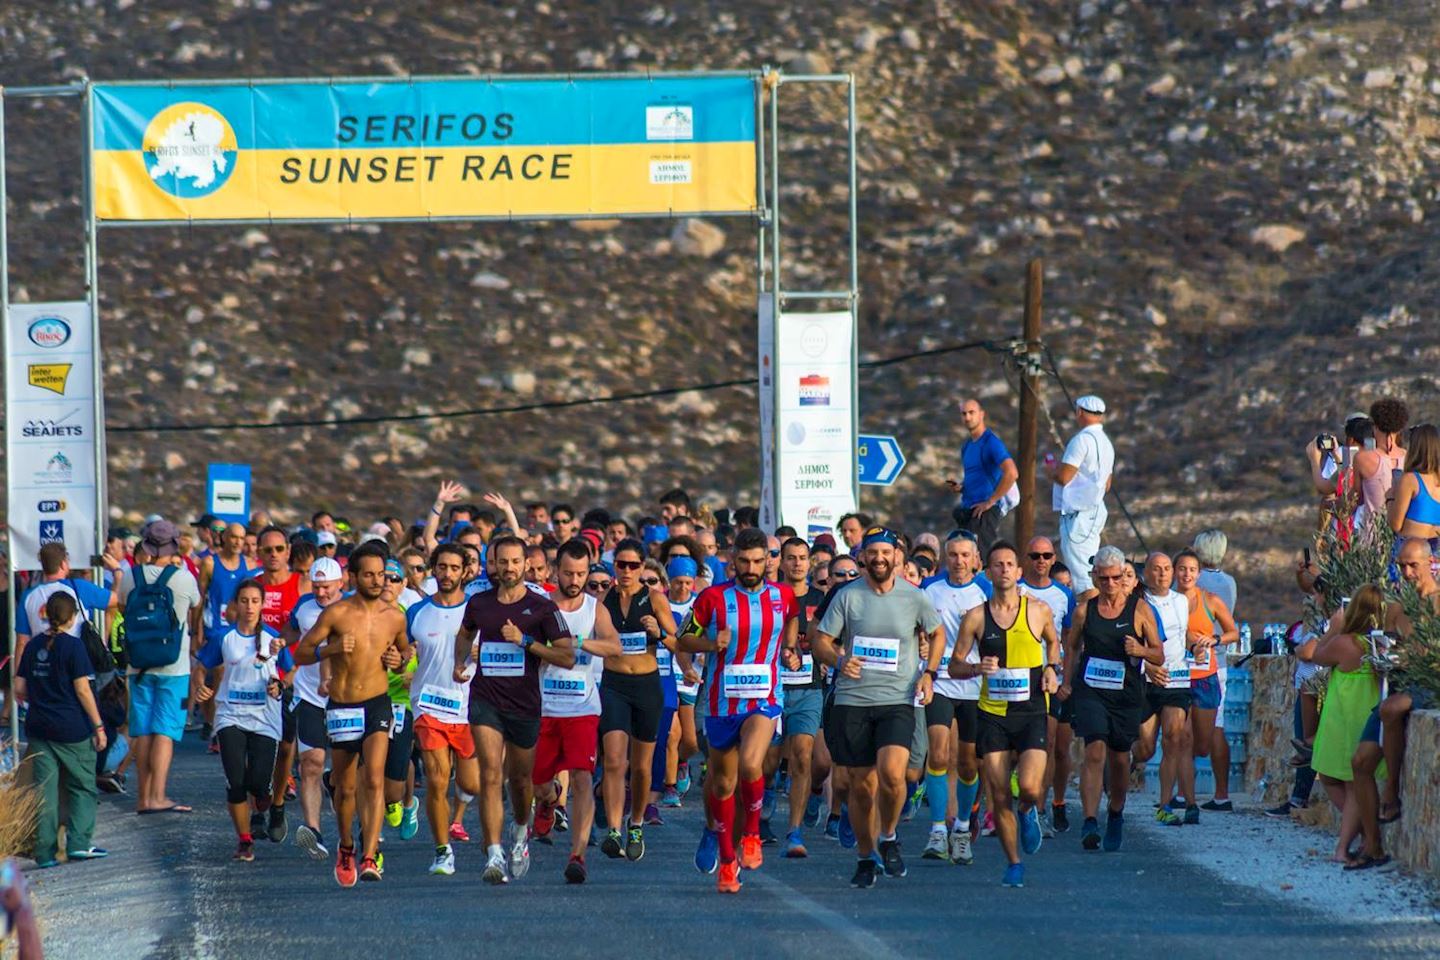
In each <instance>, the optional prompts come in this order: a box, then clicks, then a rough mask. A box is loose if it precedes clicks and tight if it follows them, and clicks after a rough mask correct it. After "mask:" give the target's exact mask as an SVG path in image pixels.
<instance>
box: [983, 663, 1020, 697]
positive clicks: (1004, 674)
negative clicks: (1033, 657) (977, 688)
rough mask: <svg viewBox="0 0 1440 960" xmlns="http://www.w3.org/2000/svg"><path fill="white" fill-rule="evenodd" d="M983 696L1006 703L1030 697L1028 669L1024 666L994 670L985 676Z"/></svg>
mask: <svg viewBox="0 0 1440 960" xmlns="http://www.w3.org/2000/svg"><path fill="white" fill-rule="evenodd" d="M985 697H986V699H988V700H1003V701H1005V702H1006V703H1022V702H1024V701H1026V700H1029V699H1030V671H1029V670H1028V669H1026V668H1024V667H1016V668H1014V669H1001V670H996V671H995V672H994V673H992V674H990V675H989V676H988V677H986V678H985Z"/></svg>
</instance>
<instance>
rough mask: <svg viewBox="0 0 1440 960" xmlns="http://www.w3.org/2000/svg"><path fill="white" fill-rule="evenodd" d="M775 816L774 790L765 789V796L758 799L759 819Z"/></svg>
mask: <svg viewBox="0 0 1440 960" xmlns="http://www.w3.org/2000/svg"><path fill="white" fill-rule="evenodd" d="M773 816H775V791H773V790H766V791H765V797H764V799H762V800H761V801H760V819H761V820H769V819H770V818H771V817H773Z"/></svg>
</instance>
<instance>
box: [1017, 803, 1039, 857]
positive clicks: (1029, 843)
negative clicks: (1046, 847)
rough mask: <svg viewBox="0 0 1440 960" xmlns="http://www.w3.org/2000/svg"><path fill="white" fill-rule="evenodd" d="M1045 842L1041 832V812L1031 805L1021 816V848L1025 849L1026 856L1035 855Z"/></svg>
mask: <svg viewBox="0 0 1440 960" xmlns="http://www.w3.org/2000/svg"><path fill="white" fill-rule="evenodd" d="M1043 842H1044V841H1043V840H1042V839H1041V834H1040V814H1039V813H1037V812H1036V810H1035V808H1034V807H1031V808H1030V809H1029V810H1026V811H1025V812H1024V813H1023V814H1021V816H1020V849H1021V850H1024V851H1025V856H1027V857H1030V856H1034V855H1035V854H1036V853H1038V852H1039V850H1040V844H1041V843H1043Z"/></svg>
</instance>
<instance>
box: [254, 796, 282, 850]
mask: <svg viewBox="0 0 1440 960" xmlns="http://www.w3.org/2000/svg"><path fill="white" fill-rule="evenodd" d="M265 835H266V836H267V837H269V838H270V842H271V843H284V842H285V838H286V837H288V836H289V835H290V824H288V823H286V822H285V806H284V805H283V804H282V805H280V806H278V807H274V806H272V807H271V808H270V817H269V823H267V824H266V825H265ZM257 836H258V834H257Z"/></svg>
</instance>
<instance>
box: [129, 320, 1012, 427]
mask: <svg viewBox="0 0 1440 960" xmlns="http://www.w3.org/2000/svg"><path fill="white" fill-rule="evenodd" d="M1006 343H1008V341H1003V340H970V341H967V342H965V343H957V344H951V345H950V346H945V347H935V348H933V349H930V350H916V351H913V352H911V353H902V354H898V355H896V356H893V357H884V358H882V359H880V360H867V361H865V362H863V363H861V364H859V366H860V368H861V369H863V370H877V369H880V368H882V367H888V366H892V365H894V364H897V363H905V362H906V361H909V360H918V359H921V358H924V357H936V356H941V355H943V354H948V353H959V352H960V351H963V350H976V349H985V350H989V351H992V352H995V351H998V350H1001V349H1003V348H1004V345H1005V344H1006ZM758 382H759V381H758V379H757V378H755V377H736V378H735V379H732V380H715V381H711V382H709V383H692V384H686V385H684V386H676V387H657V388H655V389H652V390H636V391H633V392H631V393H618V394H614V395H613V396H608V397H582V398H580V399H578V400H537V401H534V402H531V403H517V404H510V405H508V406H502V407H472V408H469V409H465V410H443V411H440V412H439V413H398V414H384V415H379V414H375V415H365V416H355V417H334V418H330V419H323V418H309V419H297V420H275V421H270V422H265V421H259V420H237V421H228V422H221V423H151V424H133V425H115V426H112V425H108V424H107V425H106V430H108V431H109V432H111V433H198V432H203V431H206V430H287V429H291V428H295V427H344V426H354V425H361V424H376V423H408V422H415V421H419V420H455V419H459V418H462V417H488V416H495V415H498V414H503V413H528V412H531V411H535V410H564V409H567V408H571V407H589V406H595V405H597V404H604V403H629V402H631V401H633V400H651V399H654V398H656V397H670V396H674V395H676V394H679V393H691V392H705V391H710V390H725V389H729V388H731V387H746V386H755V385H756V384H757V383H758Z"/></svg>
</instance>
